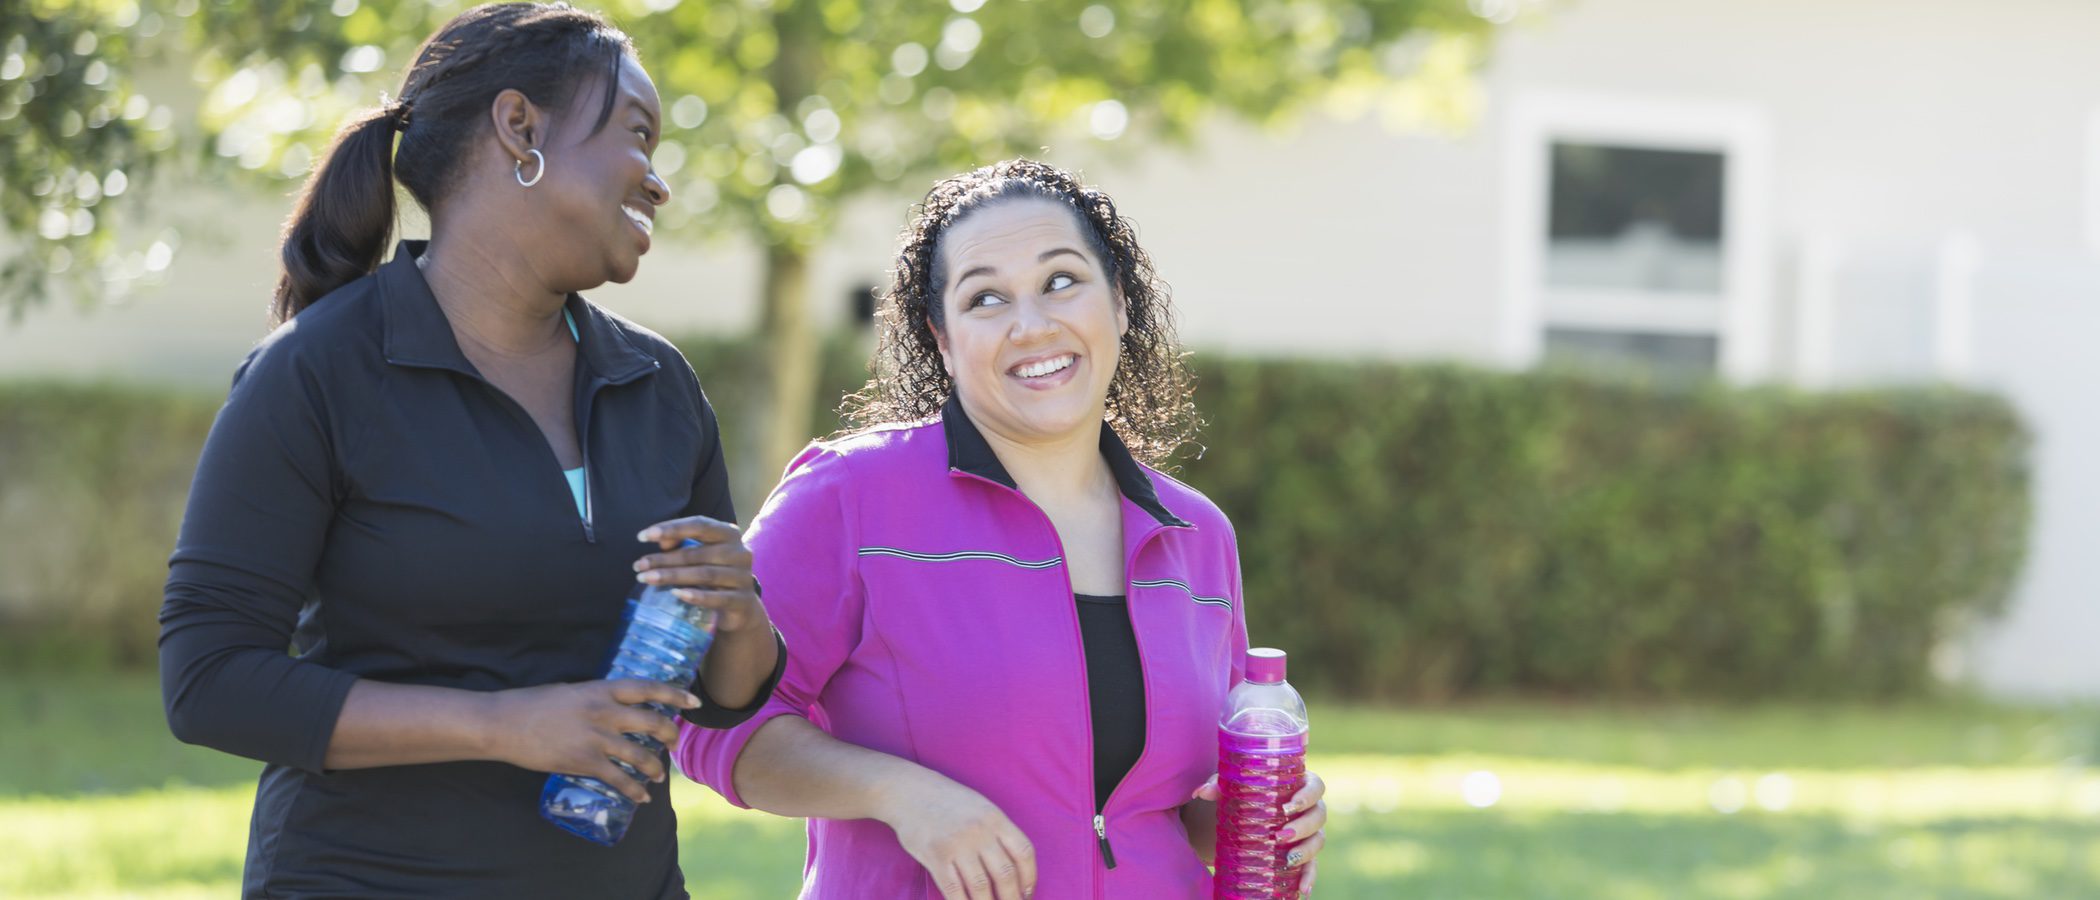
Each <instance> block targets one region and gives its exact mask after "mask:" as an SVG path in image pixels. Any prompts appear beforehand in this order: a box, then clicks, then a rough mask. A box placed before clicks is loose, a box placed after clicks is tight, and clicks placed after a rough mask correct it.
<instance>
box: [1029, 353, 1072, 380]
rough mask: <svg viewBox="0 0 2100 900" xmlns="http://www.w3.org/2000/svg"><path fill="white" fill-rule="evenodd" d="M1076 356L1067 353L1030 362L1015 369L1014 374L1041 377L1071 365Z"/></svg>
mask: <svg viewBox="0 0 2100 900" xmlns="http://www.w3.org/2000/svg"><path fill="white" fill-rule="evenodd" d="M1076 358H1077V357H1074V356H1073V355H1072V354H1069V353H1067V354H1065V355H1063V356H1059V357H1054V358H1051V359H1046V360H1043V361H1042V362H1038V363H1030V364H1028V365H1025V366H1021V367H1019V368H1016V369H1014V374H1015V375H1019V376H1021V377H1022V378H1041V377H1043V376H1045V375H1048V374H1050V373H1052V372H1055V371H1058V370H1060V369H1063V368H1064V367H1066V366H1069V365H1071V364H1072V360H1074V359H1076Z"/></svg>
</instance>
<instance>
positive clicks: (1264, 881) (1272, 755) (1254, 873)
mask: <svg viewBox="0 0 2100 900" xmlns="http://www.w3.org/2000/svg"><path fill="white" fill-rule="evenodd" d="M1283 674H1284V653H1283V651H1281V650H1277V649H1274V648H1270V647H1256V648H1254V649H1252V650H1249V651H1247V679H1246V680H1245V681H1242V682H1240V684H1239V686H1238V687H1235V688H1233V689H1232V693H1230V694H1228V695H1226V697H1225V712H1224V714H1223V715H1221V716H1219V718H1218V791H1219V793H1221V794H1222V795H1223V797H1222V799H1220V800H1219V801H1218V849H1217V860H1216V861H1217V866H1216V870H1215V874H1214V875H1213V876H1212V879H1211V897H1212V898H1213V900H1296V898H1297V896H1298V874H1299V873H1298V871H1297V870H1295V869H1292V868H1290V867H1289V866H1287V865H1285V855H1286V854H1287V853H1289V852H1290V847H1289V846H1287V845H1285V844H1284V843H1283V842H1281V841H1279V840H1277V838H1276V835H1277V833H1278V832H1280V831H1282V830H1283V826H1284V825H1285V824H1286V823H1288V822H1289V821H1290V820H1291V817H1290V816H1288V815H1285V814H1284V811H1283V805H1284V804H1285V803H1287V802H1289V801H1290V799H1291V797H1292V796H1294V795H1296V794H1297V793H1298V791H1299V790H1300V789H1301V788H1304V787H1305V739H1306V733H1307V720H1306V716H1305V700H1304V699H1303V698H1301V697H1299V696H1298V692H1297V691H1296V690H1294V689H1292V688H1291V685H1290V682H1287V681H1285V680H1284V679H1283Z"/></svg>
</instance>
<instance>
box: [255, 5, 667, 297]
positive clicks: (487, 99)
mask: <svg viewBox="0 0 2100 900" xmlns="http://www.w3.org/2000/svg"><path fill="white" fill-rule="evenodd" d="M631 52H633V47H632V45H631V44H630V43H629V42H628V40H627V35H625V34H622V33H621V32H620V31H619V29H616V28H614V27H612V25H611V23H609V22H607V21H606V20H605V19H603V18H601V17H599V16H598V15H596V14H595V13H588V12H584V11H582V10H579V9H575V8H573V7H571V6H569V5H567V4H564V3H490V4H487V5H485V6H477V7H474V8H473V9H469V10H467V11H466V12H463V13H460V14H459V15H458V16H455V17H453V19H452V21H450V22H447V23H445V25H444V26H443V27H441V28H439V29H438V30H437V32H436V33H435V34H432V35H431V36H430V37H429V39H427V40H425V41H424V42H423V48H422V49H421V50H419V51H417V53H416V61H415V63H414V64H413V65H411V66H410V67H409V71H408V75H407V78H406V79H405V80H404V81H403V82H402V84H401V93H400V98H399V99H398V100H397V101H395V102H394V104H392V105H391V106H387V107H385V108H381V109H375V110H372V111H371V112H368V113H366V114H365V116H364V117H363V118H360V119H357V120H356V121H353V122H351V123H350V124H349V125H347V126H344V128H343V130H342V131H339V132H337V133H336V136H335V142H334V143H333V144H330V145H329V148H328V152H327V154H325V155H324V156H323V157H322V162H321V165H320V167H319V168H316V169H315V170H314V172H313V174H312V175H310V176H308V177H307V179H306V187H305V188H304V189H303V190H302V191H301V192H300V194H299V203H298V205H297V206H296V207H294V208H293V210H292V216H291V218H289V219H286V220H285V223H284V238H283V245H282V246H281V247H280V248H279V251H278V253H279V255H280V256H281V257H282V258H283V261H284V274H283V276H282V277H280V278H279V279H278V281H277V297H276V300H275V301H274V302H273V303H272V304H271V308H270V313H271V319H272V320H273V322H272V324H283V323H285V322H287V321H290V320H291V318H292V317H293V316H296V315H298V314H299V312H300V311H301V310H303V309H305V308H307V307H308V306H310V305H312V304H313V302H314V301H315V300H319V299H321V297H323V296H325V295H326V294H327V293H328V292H329V291H333V290H335V289H336V288H339V287H342V286H343V285H346V284H349V283H350V282H352V281H356V280H357V279H359V278H363V277H364V276H366V275H369V274H371V273H372V271H373V270H374V269H377V268H379V263H380V261H381V259H382V257H384V255H385V254H386V246H387V241H388V239H389V238H391V237H392V236H393V232H394V182H395V180H396V179H397V178H398V179H399V181H400V182H401V187H402V188H404V189H406V190H407V191H408V195H409V196H410V197H412V198H414V199H415V202H416V203H417V204H419V205H421V206H422V207H423V208H424V209H425V210H435V209H436V206H437V203H438V201H439V200H440V199H442V198H443V197H444V196H445V195H446V194H447V193H448V192H449V191H450V190H451V188H452V187H453V183H454V181H455V177H456V175H457V174H458V172H459V170H460V166H461V163H460V161H461V160H463V159H466V158H468V157H470V156H472V155H473V150H474V146H473V142H474V140H475V139H476V137H477V136H479V135H480V134H481V133H482V130H483V129H484V128H486V127H487V126H486V122H487V119H488V113H489V104H490V103H491V102H493V101H494V100H495V98H496V96H497V95H498V94H500V93H502V92H503V91H505V90H517V91H520V92H522V93H524V94H525V96H526V97H528V98H530V99H531V100H532V102H534V103H537V104H540V105H542V106H545V107H548V108H561V107H564V106H566V105H567V104H568V103H569V101H570V100H571V99H572V98H573V97H574V95H575V93H576V90H577V88H578V87H579V86H581V85H582V84H584V83H586V82H588V81H589V80H590V79H591V77H592V76H594V75H598V74H599V73H603V76H604V78H605V79H606V80H605V96H604V99H603V101H602V102H601V106H600V108H599V111H598V125H597V126H596V127H598V128H603V127H604V126H605V121H606V119H607V117H609V116H611V115H612V109H613V101H614V100H615V99H616V97H617V96H618V92H619V80H620V60H621V58H622V56H623V55H625V54H627V53H631ZM396 134H398V135H400V136H401V146H400V150H399V153H398V154H397V153H396V151H395V148H394V136H395V135H396Z"/></svg>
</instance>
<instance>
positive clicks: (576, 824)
mask: <svg viewBox="0 0 2100 900" xmlns="http://www.w3.org/2000/svg"><path fill="white" fill-rule="evenodd" d="M693 544H694V542H691V541H688V542H687V546H692V545H693ZM714 627H715V612H714V610H711V609H703V608H701V607H698V606H694V605H692V604H690V603H686V602H684V601H682V600H679V599H678V598H677V597H676V596H674V595H673V594H672V593H671V588H669V587H664V586H660V585H642V586H640V587H639V588H638V589H637V590H636V592H635V594H634V596H633V597H632V598H630V599H629V600H628V601H627V629H626V633H625V635H624V636H623V637H622V638H621V639H620V650H619V652H618V653H617V654H616V655H614V657H613V662H612V667H611V670H610V671H608V672H607V673H606V675H605V677H606V678H641V679H646V680H649V681H660V682H663V683H665V684H675V685H677V686H679V687H681V688H682V687H685V686H687V685H690V684H692V683H693V677H694V675H696V674H697V673H698V672H699V671H700V660H701V659H702V658H703V657H705V656H707V648H708V647H710V646H713V644H714V641H715V634H714ZM645 705H646V706H647V707H648V708H650V709H652V710H655V711H656V712H658V713H660V714H662V715H663V716H665V717H667V718H674V717H676V716H677V715H678V711H677V710H674V709H672V708H670V707H668V706H664V705H663V704H661V703H650V704H645ZM627 739H628V740H630V741H633V742H635V743H637V744H640V745H642V746H644V747H647V748H649V750H650V751H651V752H653V753H662V752H663V750H664V745H663V743H662V742H660V741H658V740H657V739H655V738H653V737H650V736H648V735H645V734H633V733H629V734H628V735H627ZM616 762H617V761H616ZM618 765H619V767H620V768H621V769H623V770H625V771H626V772H627V774H629V775H631V776H633V777H635V778H637V779H639V778H641V773H640V772H637V771H635V770H634V769H633V768H632V767H630V766H628V765H627V764H626V763H624V762H619V763H618ZM634 806H635V804H634V801H632V800H629V799H627V795H625V794H622V793H620V792H619V791H616V790H613V789H612V787H611V786H609V785H607V784H606V783H605V782H603V781H599V780H598V779H596V778H586V777H583V776H580V775H559V774H557V775H550V776H547V786H546V787H545V788H543V789H541V791H540V815H541V816H543V817H545V818H546V819H547V821H549V822H553V823H554V824H556V825H559V826H561V828H562V829H563V830H565V831H567V832H569V833H571V834H574V835H577V836H579V837H582V838H585V839H588V840H592V841H596V842H598V843H600V844H604V845H606V846H608V847H610V846H612V845H614V844H617V843H619V842H620V838H622V837H624V836H626V834H627V825H628V823H629V822H632V821H633V820H634Z"/></svg>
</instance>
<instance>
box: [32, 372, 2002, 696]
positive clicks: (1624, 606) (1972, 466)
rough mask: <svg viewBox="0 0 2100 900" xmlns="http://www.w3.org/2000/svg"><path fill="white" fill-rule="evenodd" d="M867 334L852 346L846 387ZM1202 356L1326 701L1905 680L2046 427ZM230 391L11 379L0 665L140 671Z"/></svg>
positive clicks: (1267, 609) (835, 390)
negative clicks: (204, 448)
mask: <svg viewBox="0 0 2100 900" xmlns="http://www.w3.org/2000/svg"><path fill="white" fill-rule="evenodd" d="M684 346H685V348H686V350H687V353H688V355H689V356H690V357H691V358H692V360H693V363H694V367H695V368H696V369H698V370H699V371H700V373H701V377H702V379H703V381H704V382H705V383H706V384H707V385H708V388H709V393H710V396H711V397H712V398H713V400H714V401H715V403H716V406H717V408H718V409H719V410H720V414H721V418H722V421H723V423H724V427H725V429H726V431H727V433H728V434H729V435H730V437H731V442H730V446H729V454H730V463H731V465H732V467H733V469H732V470H733V471H736V472H738V474H739V479H740V482H741V484H740V489H739V494H740V500H741V502H740V504H739V509H741V510H742V511H743V512H744V514H745V515H747V516H748V515H749V514H750V513H751V512H753V511H755V509H756V502H757V500H758V498H759V497H760V496H762V493H763V491H764V489H765V487H766V486H768V485H769V484H770V481H771V479H772V478H773V477H775V476H776V475H777V474H778V473H777V471H774V470H770V468H769V467H767V466H765V465H763V464H760V463H757V462H756V456H755V453H754V452H753V448H752V446H751V444H750V443H748V440H749V439H750V438H755V437H756V435H757V434H758V432H759V429H758V428H757V426H756V417H757V416H758V415H759V414H760V412H761V403H762V401H761V399H760V398H759V397H758V396H756V395H755V393H754V392H752V391H751V390H749V388H748V387H747V385H749V384H750V383H751V381H750V379H749V377H747V376H745V375H744V374H743V373H747V372H749V371H751V367H752V366H755V365H757V364H758V363H759V362H760V358H759V355H758V353H757V352H756V351H755V350H754V349H753V347H752V346H751V344H749V343H737V342H720V341H705V342H702V341H693V342H686V343H685V345H684ZM864 354H865V348H864V347H863V346H860V345H858V344H857V343H856V342H852V341H844V342H840V343H838V344H835V345H834V347H833V349H832V351H831V352H830V353H829V354H828V356H829V362H828V364H827V367H826V373H825V375H824V378H823V380H822V383H823V384H824V385H825V388H824V400H825V402H826V403H830V402H831V401H833V400H835V399H836V398H837V397H838V396H839V394H840V393H841V392H842V391H844V390H846V389H849V388H851V387H853V386H855V385H856V384H857V382H858V380H859V379H860V378H861V377H862V375H861V370H860V367H859V360H860V359H863V358H864ZM1199 363H1200V365H1199V375H1200V377H1201V379H1202V380H1201V384H1200V387H1199V392H1198V400H1199V405H1200V406H1201V407H1202V409H1203V412H1204V414H1205V417H1206V419H1207V420H1208V422H1209V425H1208V427H1207V428H1206V430H1205V432H1204V435H1203V440H1204V442H1205V443H1206V444H1208V451H1207V452H1205V453H1204V454H1203V455H1202V456H1201V458H1199V459H1187V460H1183V461H1182V463H1181V472H1180V473H1179V474H1180V475H1181V476H1182V477H1184V478H1185V479H1187V480H1188V481H1190V482H1191V483H1193V484H1195V485H1196V486H1197V487H1199V488H1201V489H1202V490H1204V491H1205V492H1207V493H1208V494H1209V495H1210V496H1211V497H1212V498H1213V499H1215V500H1216V501H1217V502H1218V504H1219V505H1220V506H1222V507H1223V508H1224V509H1225V511H1226V512H1227V513H1228V514H1230V515H1231V516H1232V518H1233V521H1234V523H1235V524H1236V526H1237V528H1238V531H1239V539H1240V551H1241V557H1242V560H1243V564H1244V568H1245V573H1246V588H1247V596H1248V606H1249V618H1250V622H1249V626H1250V629H1251V631H1252V634H1253V637H1254V640H1255V641H1256V642H1257V643H1261V644H1273V645H1276V646H1281V647H1285V648H1288V649H1289V650H1291V651H1292V654H1293V656H1294V658H1295V659H1296V661H1297V664H1296V665H1294V666H1293V667H1292V671H1293V673H1294V674H1295V676H1296V677H1295V679H1294V680H1297V681H1300V682H1303V683H1304V684H1305V685H1306V686H1307V687H1308V688H1309V689H1312V690H1316V691H1320V692H1326V693H1331V694H1335V695H1351V696H1358V697H1366V698H1388V699H1390V698H1431V699H1434V698H1443V697H1451V696H1460V695H1479V694H1495V693H1531V694H1541V693H1543V694H1582V695H1585V696H1613V697H1629V698H1640V697H1667V696H1703V697H1716V696H1720V697H1727V696H1751V695H1757V696H1767V695H1792V696H1803V695H1842V696H1889V695H1903V694H1914V693H1918V692H1920V691H1922V690H1925V689H1927V688H1929V687H1930V685H1931V683H1932V678H1931V666H1930V658H1931V654H1932V651H1933V648H1934V647H1935V646H1937V645H1939V644H1940V643H1942V642H1943V641H1944V640H1945V639H1946V638H1947V637H1948V636H1949V635H1950V634H1952V633H1954V629H1957V628H1959V627H1962V626H1963V625H1964V624H1965V623H1967V622H1970V621H1973V620H1976V619H1978V618H1980V617H1985V616H1988V615H1991V614H1992V613H1994V612H1996V611H1998V610H1999V609H2000V608H2001V607H2002V606H2003V604H2004V603H2005V601H2006V597H2007V594H2008V592H2009V589H2010V585H2011V583H2012V579H2013V576H2014V574H2015V572H2016V570H2017V568H2018V565H2019V562H2020V559H2021V556H2022V552H2023V548H2024V545H2025V540H2026V529H2027V523H2028V520H2029V508H2028V504H2029V499H2028V493H2027V489H2028V484H2027V479H2028V475H2027V449H2028V439H2027V436H2026V434H2025V432H2024V431H2023V429H2022V427H2021V425H2020V423H2019V421H2018V419H2017V417H2016V416H2015V415H2014V414H2013V412H2012V410H2011V409H2010V408H2009V407H2008V406H2007V405H2006V404H2005V403H2004V402H2003V401H2001V400H1999V399H1997V398H1994V397H1990V396H1985V395H1978V394H1973V393H1964V392H1957V391H1952V390H1902V391H1877V392H1870V393H1869V392H1863V393H1838V394H1804V393H1798V392H1791V391H1781V390H1770V389H1754V390H1742V389H1730V388H1724V387H1719V386H1706V387H1701V388H1692V389H1686V388H1666V387H1653V388H1649V387H1639V386H1632V385H1628V384H1623V383H1613V382H1607V381H1597V380H1588V379H1584V378H1580V377H1576V376H1569V375H1555V374H1525V375H1512V374H1503V373H1492V372H1482V371H1475V370H1468V369H1461V368H1453V367H1436V366H1430V367H1423V366H1406V365H1391V364H1369V363H1366V364H1356V365H1333V364H1321V363H1308V362H1302V361H1281V360H1249V359H1226V358H1219V357H1199ZM217 401H218V398H217V397H215V396H197V395H188V394H177V393H171V392H167V391H163V390H158V389H153V388H145V387H107V386H105V387H81V386H64V385H56V384H45V383H17V384H0V534H4V535H6V539H5V540H4V541H0V635H4V636H0V665H5V664H9V663H14V664H19V663H21V662H22V661H24V660H29V661H32V662H39V663H49V662H50V661H52V660H53V659H57V658H63V659H69V660H75V661H82V660H84V661H87V662H90V663H94V664H105V663H113V664H133V665H137V664H146V663H148V662H150V660H151V659H152V653H153V650H152V648H153V637H154V634H155V625H154V622H153V610H154V609H155V608H156V606H157V604H158V598H159V593H160V583H161V579H162V577H163V574H164V562H165V559H166V555H167V551H168V549H169V547H170V546H171V545H172V543H173V536H174V530H175V527H176V524H177V522H178V520H179V518H180V515H181V508H182V499H183V494H184V491H185V488H186V486H187V480H188V476H189V473H190V471H191V469H192V468H193V466H194V464H195V460H196V453H197V448H198V446H199V445H200V444H201V441H202V437H203V434H204V432H205V430H206V429H207V428H208V426H209V423H210V418H211V415H212V411H213V409H214V408H215V407H216V405H217ZM819 419H820V421H817V422H814V423H812V426H811V427H812V430H813V431H825V430H828V429H830V428H831V427H833V426H834V425H835V424H836V420H834V419H832V418H830V417H829V416H826V415H820V416H819Z"/></svg>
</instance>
